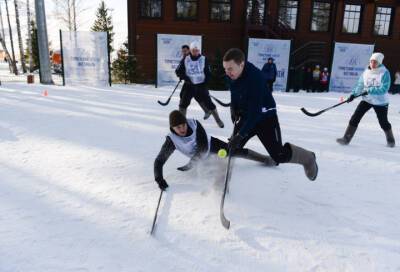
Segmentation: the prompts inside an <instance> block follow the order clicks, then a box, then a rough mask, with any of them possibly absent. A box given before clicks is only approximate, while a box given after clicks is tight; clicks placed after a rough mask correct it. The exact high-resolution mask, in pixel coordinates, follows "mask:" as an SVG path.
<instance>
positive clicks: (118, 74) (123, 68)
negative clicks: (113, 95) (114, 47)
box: [112, 42, 137, 84]
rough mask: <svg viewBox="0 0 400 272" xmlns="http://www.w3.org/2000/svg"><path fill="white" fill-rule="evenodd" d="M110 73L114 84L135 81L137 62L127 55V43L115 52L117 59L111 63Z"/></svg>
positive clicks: (133, 57)
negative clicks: (111, 72)
mask: <svg viewBox="0 0 400 272" xmlns="http://www.w3.org/2000/svg"><path fill="white" fill-rule="evenodd" d="M112 68H113V69H112V71H113V76H114V80H115V81H116V82H124V83H125V84H126V83H128V82H129V83H133V82H135V81H136V80H137V60H136V57H135V56H133V55H129V50H128V43H127V42H124V44H123V45H122V46H121V47H120V49H119V50H118V51H117V59H116V60H114V61H113V63H112Z"/></svg>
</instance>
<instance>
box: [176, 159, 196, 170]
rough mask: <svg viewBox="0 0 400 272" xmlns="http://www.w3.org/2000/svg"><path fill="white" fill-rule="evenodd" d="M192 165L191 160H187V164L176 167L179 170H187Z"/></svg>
mask: <svg viewBox="0 0 400 272" xmlns="http://www.w3.org/2000/svg"><path fill="white" fill-rule="evenodd" d="M192 167H193V164H192V161H189V162H188V163H187V164H185V165H184V166H181V167H178V168H177V169H178V170H179V171H187V170H190V169H192Z"/></svg>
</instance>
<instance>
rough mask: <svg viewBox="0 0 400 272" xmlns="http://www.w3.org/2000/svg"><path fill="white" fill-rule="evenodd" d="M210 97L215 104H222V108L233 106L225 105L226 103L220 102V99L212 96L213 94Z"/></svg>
mask: <svg viewBox="0 0 400 272" xmlns="http://www.w3.org/2000/svg"><path fill="white" fill-rule="evenodd" d="M210 97H211V98H212V99H214V100H215V102H217V103H218V104H220V105H221V106H222V107H230V106H231V103H224V102H222V101H221V100H219V99H218V98H216V97H214V96H212V95H211V94H210Z"/></svg>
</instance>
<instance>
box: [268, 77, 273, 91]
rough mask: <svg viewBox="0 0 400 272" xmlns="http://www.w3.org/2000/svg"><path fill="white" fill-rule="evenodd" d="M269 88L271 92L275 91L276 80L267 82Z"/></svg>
mask: <svg viewBox="0 0 400 272" xmlns="http://www.w3.org/2000/svg"><path fill="white" fill-rule="evenodd" d="M267 86H268V88H269V90H270V91H271V92H273V91H274V89H273V88H274V80H267Z"/></svg>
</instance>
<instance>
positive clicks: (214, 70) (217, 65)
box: [208, 49, 228, 90]
mask: <svg viewBox="0 0 400 272" xmlns="http://www.w3.org/2000/svg"><path fill="white" fill-rule="evenodd" d="M222 60H223V59H222V54H221V50H219V49H217V51H216V52H215V57H214V61H213V62H212V63H211V65H210V71H211V79H210V82H209V84H208V87H209V88H210V89H211V90H227V89H228V87H227V85H226V81H225V70H224V66H223V65H222Z"/></svg>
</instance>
